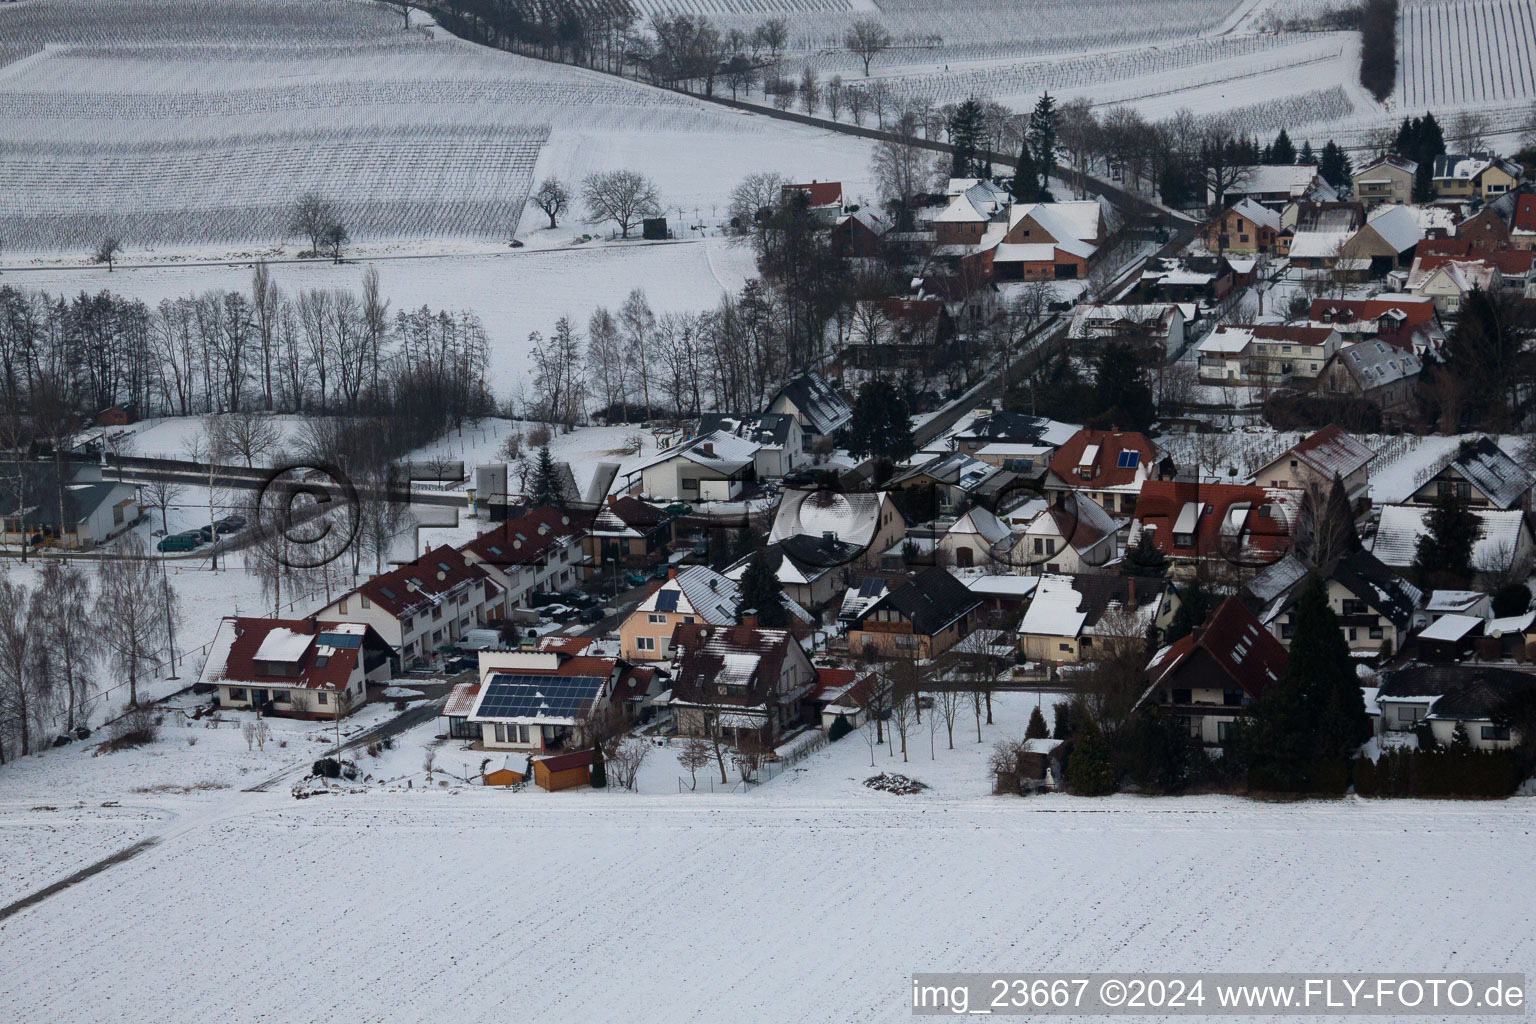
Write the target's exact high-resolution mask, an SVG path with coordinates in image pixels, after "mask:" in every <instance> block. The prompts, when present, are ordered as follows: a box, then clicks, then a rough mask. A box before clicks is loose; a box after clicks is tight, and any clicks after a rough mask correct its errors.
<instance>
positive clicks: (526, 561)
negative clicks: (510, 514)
mask: <svg viewBox="0 0 1536 1024" xmlns="http://www.w3.org/2000/svg"><path fill="white" fill-rule="evenodd" d="M623 500H624V501H633V500H634V499H631V498H625V499H623ZM636 504H643V503H641V502H636ZM586 535H587V529H586V525H585V524H584V523H583V522H582V520H581V518H580V517H578V516H576V515H573V514H572V513H569V512H563V511H561V510H560V509H557V508H540V509H534V510H533V511H532V512H528V513H526V514H524V515H521V516H518V517H517V518H516V519H508V520H506V521H505V522H500V523H497V524H496V525H495V526H493V527H491V528H490V529H489V530H487V531H485V532H484V533H482V534H480V536H478V537H476V538H475V539H474V540H472V541H470V542H469V543H468V544H465V545H464V546H463V547H461V548H459V551H460V553H461V554H462V555H463V556H464V558H465V560H467V561H468V562H469V563H471V564H472V565H476V566H478V567H479V568H480V569H482V570H483V571H484V572H485V573H486V575H488V576H489V577H490V578H491V579H493V580H495V581H496V583H497V584H499V585H500V586H501V587H502V589H503V590H504V591H505V592H506V600H505V602H504V603H505V606H506V608H507V610H508V611H509V612H510V611H511V609H513V608H527V607H530V597H529V595H531V594H532V593H534V592H535V591H540V590H542V591H561V590H567V589H569V588H571V587H574V586H577V585H578V584H580V583H581V581H582V579H583V578H584V576H585V574H586V572H587V568H588V566H589V565H590V564H591V562H590V559H589V558H588V557H587V556H588V554H589V553H588V552H587V551H586V549H585V547H584V538H585V537H586Z"/></svg>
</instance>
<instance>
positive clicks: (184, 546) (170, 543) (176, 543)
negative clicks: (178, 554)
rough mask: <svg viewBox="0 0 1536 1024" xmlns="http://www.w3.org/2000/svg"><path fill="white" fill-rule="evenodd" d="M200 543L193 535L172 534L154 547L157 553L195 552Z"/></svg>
mask: <svg viewBox="0 0 1536 1024" xmlns="http://www.w3.org/2000/svg"><path fill="white" fill-rule="evenodd" d="M200 544H202V541H201V540H199V539H198V537H197V536H196V535H195V534H194V535H192V536H188V535H187V534H185V533H174V534H172V535H171V536H169V537H166V538H165V539H164V540H162V541H161V542H160V543H159V544H156V545H155V549H156V550H157V551H196V550H197V548H198V545H200Z"/></svg>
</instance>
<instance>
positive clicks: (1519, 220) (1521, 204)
mask: <svg viewBox="0 0 1536 1024" xmlns="http://www.w3.org/2000/svg"><path fill="white" fill-rule="evenodd" d="M1509 244H1510V245H1512V246H1514V247H1515V248H1516V249H1536V193H1531V192H1520V193H1518V195H1517V198H1516V200H1515V208H1514V211H1513V213H1512V214H1511V219H1510V225H1509Z"/></svg>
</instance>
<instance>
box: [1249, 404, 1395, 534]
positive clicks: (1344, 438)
mask: <svg viewBox="0 0 1536 1024" xmlns="http://www.w3.org/2000/svg"><path fill="white" fill-rule="evenodd" d="M1374 458H1376V453H1375V452H1374V451H1373V450H1371V448H1370V447H1369V446H1367V445H1366V444H1365V443H1364V442H1362V441H1360V440H1359V439H1358V438H1356V437H1355V436H1354V435H1353V434H1347V433H1345V432H1344V431H1343V430H1341V429H1339V428H1338V427H1336V426H1327V427H1324V428H1323V429H1322V430H1319V431H1317V432H1316V433H1314V434H1312V435H1310V436H1309V437H1306V438H1303V439H1302V440H1301V441H1298V442H1297V443H1296V444H1294V445H1292V446H1291V447H1290V448H1289V449H1287V450H1286V451H1284V452H1281V453H1280V455H1278V456H1277V457H1276V458H1274V459H1272V460H1270V461H1269V462H1268V463H1267V464H1265V465H1263V466H1260V467H1259V469H1258V470H1257V471H1256V472H1255V473H1254V474H1253V480H1252V482H1253V483H1255V484H1258V485H1259V486H1261V487H1287V488H1290V489H1292V490H1297V491H1308V490H1310V491H1311V492H1312V493H1313V500H1314V501H1317V500H1318V499H1323V500H1326V499H1327V496H1328V491H1329V489H1330V488H1331V487H1332V486H1333V481H1334V478H1335V477H1338V478H1339V479H1340V480H1342V481H1343V482H1344V491H1345V493H1346V494H1348V495H1349V500H1350V504H1351V506H1352V507H1353V508H1354V509H1355V514H1356V515H1359V514H1360V513H1362V512H1364V511H1365V510H1366V509H1367V508H1369V507H1370V503H1371V499H1370V489H1371V474H1370V469H1369V467H1370V464H1371V460H1372V459H1374Z"/></svg>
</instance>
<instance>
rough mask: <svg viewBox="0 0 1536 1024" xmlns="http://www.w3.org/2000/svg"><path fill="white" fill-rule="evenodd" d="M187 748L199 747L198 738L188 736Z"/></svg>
mask: <svg viewBox="0 0 1536 1024" xmlns="http://www.w3.org/2000/svg"><path fill="white" fill-rule="evenodd" d="M187 746H189V747H195V746H197V737H196V736H188V737H187Z"/></svg>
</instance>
